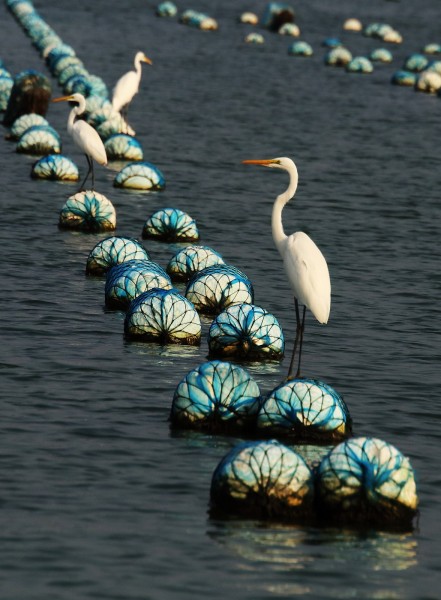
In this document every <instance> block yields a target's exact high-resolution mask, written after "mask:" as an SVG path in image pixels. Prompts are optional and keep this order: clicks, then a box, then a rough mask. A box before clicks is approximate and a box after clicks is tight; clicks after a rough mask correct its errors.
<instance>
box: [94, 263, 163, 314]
mask: <svg viewBox="0 0 441 600" xmlns="http://www.w3.org/2000/svg"><path fill="white" fill-rule="evenodd" d="M171 287H172V283H171V280H170V277H169V276H168V275H167V273H166V272H165V271H164V269H163V268H162V267H160V266H159V265H158V264H156V263H155V262H153V261H151V260H128V261H125V262H123V263H122V264H120V265H116V266H114V267H112V268H111V269H109V270H108V271H107V276H106V286H105V288H104V297H105V303H106V306H107V307H108V308H113V309H118V310H126V309H127V308H128V306H129V304H130V302H132V300H134V299H135V298H137V297H138V296H139V295H140V294H142V293H143V292H147V291H149V290H152V289H153V288H160V289H163V290H169V289H171Z"/></svg>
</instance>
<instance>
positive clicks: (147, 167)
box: [113, 162, 165, 191]
mask: <svg viewBox="0 0 441 600" xmlns="http://www.w3.org/2000/svg"><path fill="white" fill-rule="evenodd" d="M113 185H114V186H115V187H121V188H130V189H134V190H152V191H153V190H163V189H164V188H165V179H164V175H163V174H162V173H161V171H160V170H159V169H158V168H157V167H155V166H154V165H152V164H151V163H149V162H132V163H129V164H128V165H126V166H125V167H123V168H122V169H121V171H120V172H119V173H117V175H116V177H115V179H114V182H113Z"/></svg>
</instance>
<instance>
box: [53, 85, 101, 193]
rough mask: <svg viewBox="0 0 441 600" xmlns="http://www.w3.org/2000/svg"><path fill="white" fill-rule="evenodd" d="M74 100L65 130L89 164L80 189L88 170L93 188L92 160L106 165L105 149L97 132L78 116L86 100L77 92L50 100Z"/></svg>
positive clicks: (82, 186) (82, 110)
mask: <svg viewBox="0 0 441 600" xmlns="http://www.w3.org/2000/svg"><path fill="white" fill-rule="evenodd" d="M61 101H67V102H74V103H75V106H74V107H73V108H72V110H71V111H70V113H69V118H68V120H67V131H68V133H69V134H70V135H71V136H72V139H73V141H74V143H75V144H76V145H77V146H78V148H79V149H80V150H81V151H82V152H84V154H85V155H86V158H87V163H88V165H89V170H88V171H87V174H86V177H85V178H84V181H83V183H82V184H81V187H80V190H82V189H83V188H84V184H85V183H86V180H87V178H88V177H89V174H90V172H92V189H94V185H95V178H94V172H93V161H94V160H95V161H96V162H97V163H98V164H100V165H104V166H105V165H107V155H106V149H105V148H104V144H103V141H102V140H101V138H100V136H99V134H98V132H97V131H96V130H95V129H94V128H93V127H92V126H91V125H89V123H86V121H84V120H83V119H79V118H78V117H79V116H80V115H82V114H83V113H84V111H85V110H86V100H85V99H84V96H83V95H82V94H79V93H75V94H71V95H70V96H61V98H54V100H52V102H61Z"/></svg>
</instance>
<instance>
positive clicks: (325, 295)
mask: <svg viewBox="0 0 441 600" xmlns="http://www.w3.org/2000/svg"><path fill="white" fill-rule="evenodd" d="M243 162H244V163H245V164H255V165H262V166H264V167H271V168H276V169H283V170H285V171H287V172H288V173H289V177H290V179H289V185H288V188H287V189H286V190H285V192H283V193H282V194H280V195H279V196H277V198H276V201H275V202H274V206H273V212H272V233H273V239H274V243H275V245H276V247H277V249H278V251H279V253H280V255H281V257H282V259H283V265H284V268H285V273H286V275H287V277H288V281H289V283H290V285H291V288H292V290H293V292H294V298H295V304H296V317H297V332H296V341H295V344H294V353H293V357H292V360H291V365H290V370H289V373H288V378H290V377H291V373H292V369H293V364H294V357H295V352H296V348H297V344H298V343H300V348H299V363H298V369H297V374H296V377H298V376H299V374H300V359H301V348H302V341H303V330H304V319H305V312H303V319H302V321H300V316H299V311H298V302H300V303H301V304H303V306H304V307H307V308H309V310H310V311H311V312H312V314H313V315H314V317H315V318H316V319H317V321H319V323H323V324H324V323H327V322H328V319H329V312H330V309H331V281H330V277H329V270H328V265H327V263H326V260H325V257H324V256H323V254H322V253H321V251H320V250H319V248H318V247H317V246H316V244H315V243H314V242H313V241H312V239H311V238H310V237H309V236H308V235H306V233H303V232H302V231H298V232H296V233H293V234H292V235H290V236H287V235H286V234H285V231H284V229H283V223H282V210H283V208H284V206H285V205H286V204H287V203H288V202H289V200H291V198H292V197H293V196H294V194H295V193H296V190H297V185H298V181H299V177H298V172H297V167H296V165H295V164H294V162H293V161H292V160H291V159H290V158H287V157H281V158H272V159H267V160H245V161H243Z"/></svg>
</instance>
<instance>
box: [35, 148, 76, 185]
mask: <svg viewBox="0 0 441 600" xmlns="http://www.w3.org/2000/svg"><path fill="white" fill-rule="evenodd" d="M31 177H32V178H33V179H50V180H52V181H78V179H79V178H80V174H79V171H78V167H77V165H76V164H75V163H74V162H73V160H72V159H70V158H68V157H67V156H62V155H61V154H48V155H47V156H43V157H42V158H40V159H39V160H37V162H35V163H34V164H33V165H32V169H31Z"/></svg>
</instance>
